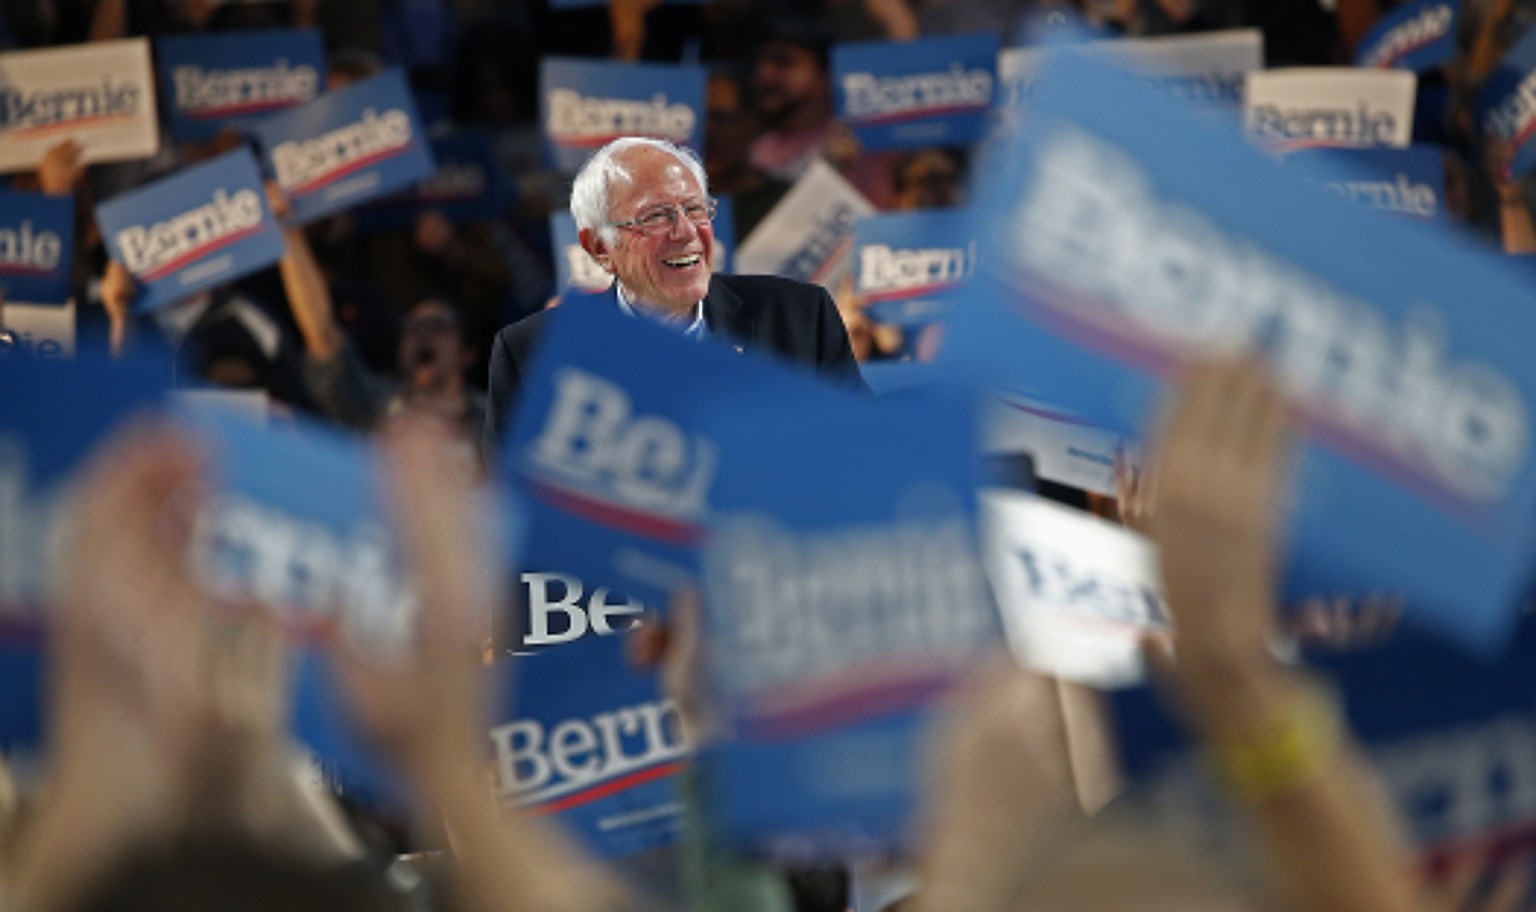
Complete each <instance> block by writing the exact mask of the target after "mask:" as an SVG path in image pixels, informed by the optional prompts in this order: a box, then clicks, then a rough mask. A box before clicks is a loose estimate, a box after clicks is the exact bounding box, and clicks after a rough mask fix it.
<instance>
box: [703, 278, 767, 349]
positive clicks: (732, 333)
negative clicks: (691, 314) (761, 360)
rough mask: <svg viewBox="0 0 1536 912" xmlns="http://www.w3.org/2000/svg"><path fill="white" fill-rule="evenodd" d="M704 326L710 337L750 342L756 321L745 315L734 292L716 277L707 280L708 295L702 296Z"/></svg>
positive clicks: (745, 310) (743, 308)
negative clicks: (707, 329)
mask: <svg viewBox="0 0 1536 912" xmlns="http://www.w3.org/2000/svg"><path fill="white" fill-rule="evenodd" d="M704 325H705V326H708V327H709V332H710V335H713V336H717V337H719V338H722V339H728V340H731V341H735V342H750V341H752V332H753V330H754V329H756V326H757V321H756V320H754V319H753V318H752V315H751V314H749V313H747V309H746V307H744V306H743V305H742V303H741V298H739V297H737V295H736V292H734V291H732V290H731V289H730V288H728V287H727V286H726V284H725V283H724V282H722V281H720V279H719V278H718V277H716V278H712V279H710V280H709V294H707V295H705V296H704Z"/></svg>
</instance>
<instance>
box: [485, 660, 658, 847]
mask: <svg viewBox="0 0 1536 912" xmlns="http://www.w3.org/2000/svg"><path fill="white" fill-rule="evenodd" d="M489 671H490V672H491V673H492V674H493V675H495V676H497V677H498V678H500V679H502V680H504V682H505V684H504V687H503V690H505V691H506V692H508V693H509V694H510V695H511V696H510V703H511V705H512V706H513V707H514V710H513V711H512V712H511V714H510V715H509V716H508V717H507V718H505V719H504V720H503V721H499V722H497V723H496V724H495V725H493V726H492V727H491V729H490V731H489V733H488V736H489V738H490V747H491V751H492V756H493V757H494V759H495V769H496V793H497V795H498V797H499V798H500V799H501V800H502V801H503V802H505V803H507V804H511V805H516V806H518V807H522V808H525V809H526V811H527V812H528V813H532V814H538V815H541V816H547V817H550V818H552V819H554V820H558V821H559V822H560V823H562V824H563V825H564V828H565V830H566V831H567V832H569V833H571V834H572V835H574V836H575V837H576V838H577V839H579V840H580V841H581V842H582V844H584V845H585V846H586V847H587V849H588V850H590V851H591V852H593V853H594V854H595V855H597V856H598V857H600V858H620V857H623V856H628V855H634V854H636V853H639V852H644V851H648V850H652V849H656V848H658V847H661V846H667V845H673V844H675V843H676V842H677V840H678V834H679V833H680V832H681V830H682V808H681V805H680V803H679V801H678V797H677V795H676V792H675V789H674V781H675V780H676V778H677V775H678V773H680V772H681V771H682V769H683V767H684V765H685V764H686V762H687V757H688V745H687V742H686V741H685V740H684V737H683V732H682V724H681V719H680V717H679V715H678V710H677V706H676V704H675V703H674V702H673V701H672V700H670V699H667V698H666V697H665V696H663V695H662V693H661V692H660V686H659V684H658V682H657V678H656V675H655V673H653V672H648V671H641V670H638V669H636V668H635V667H634V666H633V665H632V664H631V662H630V661H629V659H628V658H627V657H626V655H625V638H624V637H622V636H611V637H588V638H586V639H583V640H581V641H580V642H576V643H571V644H569V645H567V646H562V647H560V648H559V649H546V650H543V651H541V652H539V653H538V654H537V655H529V656H523V657H520V658H518V659H517V660H516V661H513V662H503V663H500V664H499V665H497V666H494V667H493V668H491V669H489Z"/></svg>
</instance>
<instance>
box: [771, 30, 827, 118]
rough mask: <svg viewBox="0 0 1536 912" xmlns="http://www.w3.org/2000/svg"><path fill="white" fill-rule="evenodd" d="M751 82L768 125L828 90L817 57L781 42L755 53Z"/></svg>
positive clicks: (773, 42)
mask: <svg viewBox="0 0 1536 912" xmlns="http://www.w3.org/2000/svg"><path fill="white" fill-rule="evenodd" d="M753 82H754V88H756V89H757V106H758V108H759V109H760V110H761V111H762V112H763V116H764V117H766V118H767V119H768V120H769V121H770V122H773V121H778V120H782V119H783V118H784V117H786V116H788V115H789V114H790V113H792V112H794V111H797V110H799V109H800V108H802V107H804V106H806V105H808V104H811V103H813V102H814V101H815V100H816V99H817V98H819V97H825V96H826V95H827V93H828V92H829V91H830V90H831V87H830V84H829V83H828V82H827V74H826V73H825V72H824V71H823V70H822V68H821V63H820V61H818V60H817V59H816V55H815V54H813V53H811V52H810V51H808V50H806V49H805V48H803V47H798V46H796V45H793V44H789V43H786V42H783V41H770V42H768V43H767V44H764V45H763V46H762V49H761V50H759V51H758V52H757V71H756V72H755V73H754V74H753Z"/></svg>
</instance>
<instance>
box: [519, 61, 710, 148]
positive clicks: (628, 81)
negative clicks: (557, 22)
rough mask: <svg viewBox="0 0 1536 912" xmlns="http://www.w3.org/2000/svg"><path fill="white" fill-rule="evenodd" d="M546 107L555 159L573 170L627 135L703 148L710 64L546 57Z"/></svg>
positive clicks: (542, 83) (542, 109)
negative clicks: (705, 67) (706, 77)
mask: <svg viewBox="0 0 1536 912" xmlns="http://www.w3.org/2000/svg"><path fill="white" fill-rule="evenodd" d="M539 114H540V116H541V117H542V118H543V122H544V142H545V148H546V150H547V151H548V154H549V157H550V161H551V162H552V163H553V164H554V166H555V167H556V168H557V169H559V170H560V171H563V172H565V173H567V174H574V173H575V172H576V170H577V169H578V168H580V167H581V165H582V163H583V162H585V161H586V160H587V158H588V156H590V155H591V154H592V153H593V152H595V151H597V150H598V149H599V148H600V147H602V146H604V145H606V144H607V143H608V142H609V141H610V140H614V139H618V138H619V137H621V136H648V137H653V138H657V139H666V140H670V141H672V142H674V143H677V144H678V145H680V146H688V147H689V148H692V149H695V150H697V149H702V148H703V144H704V70H703V69H702V68H701V67H697V66H664V65H660V64H640V63H612V62H608V61H602V60H579V59H575V58H563V57H546V58H545V59H544V61H543V62H542V63H541V64H540V65H539Z"/></svg>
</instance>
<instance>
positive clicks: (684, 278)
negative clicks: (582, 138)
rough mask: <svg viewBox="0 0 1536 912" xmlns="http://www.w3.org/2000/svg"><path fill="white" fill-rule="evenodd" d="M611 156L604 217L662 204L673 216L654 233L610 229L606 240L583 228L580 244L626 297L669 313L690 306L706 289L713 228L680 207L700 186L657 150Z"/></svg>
mask: <svg viewBox="0 0 1536 912" xmlns="http://www.w3.org/2000/svg"><path fill="white" fill-rule="evenodd" d="M615 161H616V162H617V164H618V165H619V167H620V168H621V169H622V171H623V173H622V174H621V175H619V176H618V177H617V178H615V179H614V182H613V184H612V185H611V186H610V187H609V188H608V220H609V221H610V222H627V221H630V220H632V219H638V218H642V217H644V216H646V215H648V214H651V213H654V212H657V211H658V210H661V209H665V208H667V207H668V206H671V207H674V213H673V214H674V215H675V216H676V220H675V221H674V222H673V223H672V225H671V227H670V228H667V227H663V228H662V229H661V230H658V231H656V232H655V233H650V232H647V231H643V230H641V229H640V228H639V227H626V228H616V229H615V231H617V233H618V236H617V237H616V238H614V242H613V243H612V244H609V243H608V242H607V241H605V240H603V238H602V237H601V236H600V235H599V234H598V233H597V232H596V231H593V230H591V229H586V230H583V231H582V232H581V245H582V246H583V247H585V248H586V250H587V253H590V254H591V255H592V258H593V259H594V260H596V261H597V262H598V264H599V265H601V266H602V267H603V268H604V269H606V270H608V271H609V272H611V273H613V275H614V276H616V277H617V278H618V280H619V281H620V282H622V283H623V284H624V291H625V293H626V294H628V295H629V296H630V297H632V298H636V299H639V300H640V301H642V302H644V303H646V304H649V305H651V306H652V307H656V308H660V309H663V310H668V311H672V312H680V311H683V310H686V309H688V308H691V307H693V305H695V304H697V303H698V302H699V301H700V300H702V299H703V298H704V296H705V295H706V294H708V293H709V274H710V271H709V264H710V262H711V260H712V258H713V256H714V251H715V231H714V228H713V227H712V226H711V225H710V224H709V223H708V222H704V223H702V224H700V223H696V222H693V221H690V220H689V219H687V218H685V217H684V216H683V214H682V212H681V207H682V206H683V205H684V204H685V203H695V202H699V201H701V200H703V199H704V198H705V197H704V189H703V188H702V187H700V186H699V182H698V181H696V180H694V177H693V175H692V174H691V173H689V171H688V169H687V168H686V167H684V166H683V163H682V162H680V161H678V160H677V159H676V158H675V157H673V156H672V155H671V154H670V153H668V152H665V151H663V150H661V149H656V148H652V147H649V146H637V147H632V148H629V149H626V150H624V151H623V152H621V153H619V155H618V156H617V157H616V158H615Z"/></svg>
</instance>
